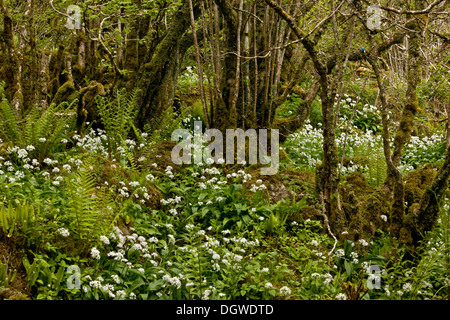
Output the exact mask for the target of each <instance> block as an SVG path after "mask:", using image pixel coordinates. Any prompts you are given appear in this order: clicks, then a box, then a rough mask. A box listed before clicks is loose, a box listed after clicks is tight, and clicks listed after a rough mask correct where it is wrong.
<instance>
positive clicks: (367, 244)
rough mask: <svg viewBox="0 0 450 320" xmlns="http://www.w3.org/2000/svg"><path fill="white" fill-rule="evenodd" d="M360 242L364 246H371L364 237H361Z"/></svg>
mask: <svg viewBox="0 0 450 320" xmlns="http://www.w3.org/2000/svg"><path fill="white" fill-rule="evenodd" d="M358 242H359V243H360V244H361V245H362V246H363V247H367V246H369V243H368V242H367V241H366V240H364V239H359V240H358Z"/></svg>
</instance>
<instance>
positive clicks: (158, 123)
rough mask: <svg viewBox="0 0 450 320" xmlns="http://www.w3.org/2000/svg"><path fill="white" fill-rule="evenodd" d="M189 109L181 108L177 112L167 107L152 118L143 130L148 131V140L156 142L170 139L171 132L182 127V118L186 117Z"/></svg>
mask: <svg viewBox="0 0 450 320" xmlns="http://www.w3.org/2000/svg"><path fill="white" fill-rule="evenodd" d="M189 112H190V110H189V109H188V108H182V109H181V112H180V113H179V114H177V113H175V112H174V111H173V108H172V107H170V108H167V109H166V110H164V112H163V113H162V114H161V116H160V117H158V118H156V119H154V120H153V122H152V125H151V126H147V127H146V128H145V131H146V132H147V133H149V138H148V141H149V142H150V143H158V142H162V141H165V140H170V139H171V136H172V132H173V131H175V130H176V129H180V128H181V127H182V120H183V119H184V118H186V117H187V115H188V114H189Z"/></svg>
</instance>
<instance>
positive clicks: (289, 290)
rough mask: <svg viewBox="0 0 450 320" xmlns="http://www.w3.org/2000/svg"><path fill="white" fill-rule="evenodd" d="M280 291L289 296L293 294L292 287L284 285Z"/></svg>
mask: <svg viewBox="0 0 450 320" xmlns="http://www.w3.org/2000/svg"><path fill="white" fill-rule="evenodd" d="M280 293H281V294H282V295H284V296H288V295H290V294H291V289H289V288H288V287H286V286H284V287H281V288H280Z"/></svg>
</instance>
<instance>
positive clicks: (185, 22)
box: [132, 2, 201, 129]
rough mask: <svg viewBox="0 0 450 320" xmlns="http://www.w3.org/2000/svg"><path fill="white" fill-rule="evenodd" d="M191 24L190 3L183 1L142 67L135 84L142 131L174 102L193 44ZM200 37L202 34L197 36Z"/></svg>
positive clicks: (196, 12)
mask: <svg viewBox="0 0 450 320" xmlns="http://www.w3.org/2000/svg"><path fill="white" fill-rule="evenodd" d="M194 6H195V4H194ZM198 11H199V10H198V7H197V6H196V7H195V10H194V12H195V14H196V15H197V14H198ZM190 25H191V21H190V10H189V4H188V3H187V2H184V3H183V5H182V6H181V8H180V9H179V10H178V11H177V12H176V13H175V15H174V18H173V22H172V24H171V26H170V27H169V29H168V30H167V34H166V36H165V37H164V38H163V39H162V40H161V42H160V43H159V44H158V45H157V47H156V48H155V52H154V53H153V55H152V57H151V60H150V61H149V62H148V63H144V64H143V66H142V68H141V70H140V72H139V74H140V76H139V77H138V78H137V80H136V82H135V83H133V85H132V87H134V88H138V89H139V90H140V93H139V94H138V98H137V105H138V115H139V116H138V118H137V120H136V121H137V123H136V124H137V126H138V127H139V128H141V129H142V128H144V125H145V124H148V123H149V121H150V120H151V119H153V118H158V117H159V116H161V114H162V112H163V111H164V110H165V109H166V108H167V107H169V106H170V105H171V103H172V100H173V97H174V94H175V90H176V85H177V78H178V73H179V70H180V67H181V64H182V62H183V58H184V55H185V53H186V51H187V49H188V48H189V47H191V46H192V45H193V38H192V34H188V33H187V32H186V30H188V29H189V27H190ZM200 36H201V33H200V34H199V35H197V37H200Z"/></svg>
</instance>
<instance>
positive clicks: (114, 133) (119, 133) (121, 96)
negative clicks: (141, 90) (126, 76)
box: [96, 89, 138, 158]
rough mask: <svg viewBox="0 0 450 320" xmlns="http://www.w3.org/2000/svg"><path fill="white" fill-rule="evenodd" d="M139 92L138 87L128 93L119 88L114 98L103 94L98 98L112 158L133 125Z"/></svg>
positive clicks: (98, 105)
mask: <svg viewBox="0 0 450 320" xmlns="http://www.w3.org/2000/svg"><path fill="white" fill-rule="evenodd" d="M137 93H138V90H137V89H134V90H132V91H131V92H130V93H129V94H126V93H125V91H124V90H119V91H117V94H116V95H115V96H114V97H112V98H111V97H103V96H97V98H96V99H97V101H96V102H97V108H98V112H99V115H100V118H101V121H102V123H103V125H104V127H105V131H106V136H107V143H108V153H109V156H110V158H111V157H112V155H113V154H114V155H115V154H116V152H117V149H118V148H119V147H120V146H123V144H124V141H125V140H126V139H127V138H128V134H129V132H130V130H131V128H132V127H133V123H134V120H135V118H136V114H137V110H136V99H137Z"/></svg>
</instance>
